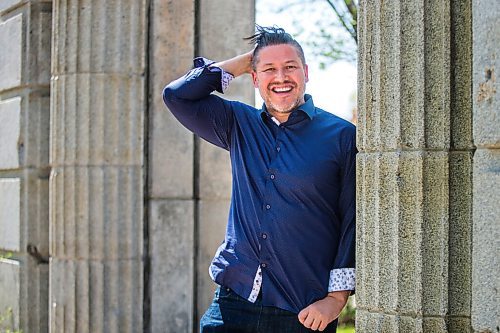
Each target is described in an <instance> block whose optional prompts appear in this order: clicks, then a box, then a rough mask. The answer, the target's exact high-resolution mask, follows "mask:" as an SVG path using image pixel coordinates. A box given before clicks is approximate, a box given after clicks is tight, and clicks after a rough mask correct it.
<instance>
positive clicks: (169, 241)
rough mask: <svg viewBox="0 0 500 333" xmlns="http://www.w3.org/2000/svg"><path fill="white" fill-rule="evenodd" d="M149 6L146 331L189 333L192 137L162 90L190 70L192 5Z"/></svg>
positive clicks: (184, 0)
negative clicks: (169, 107)
mask: <svg viewBox="0 0 500 333" xmlns="http://www.w3.org/2000/svg"><path fill="white" fill-rule="evenodd" d="M151 6H152V8H151V25H150V26H151V32H150V36H149V40H150V47H149V50H150V66H149V78H150V83H149V87H150V91H149V100H150V106H149V110H150V112H149V115H150V118H149V124H148V125H149V156H150V161H151V163H150V165H149V175H148V183H149V184H148V189H149V221H150V222H149V252H150V260H151V269H150V275H149V293H150V297H151V312H150V327H151V332H158V333H160V332H161V333H165V332H172V333H183V332H184V333H188V332H192V331H193V329H194V328H193V325H194V324H193V320H194V316H193V309H194V307H195V305H194V304H196V298H195V297H196V290H195V284H194V279H195V278H194V276H195V270H194V266H195V262H194V260H195V254H194V252H195V248H196V247H195V246H196V245H195V242H194V237H195V234H194V228H195V197H194V183H195V178H194V159H195V155H194V154H195V153H194V135H193V134H192V133H190V132H189V131H188V130H186V129H185V128H183V127H182V125H181V124H179V122H178V121H177V120H176V119H175V118H174V116H173V115H172V114H171V113H170V112H169V111H168V110H167V109H166V107H165V104H164V103H163V100H162V90H163V88H164V87H165V85H166V84H167V83H168V82H170V81H172V80H174V79H176V78H178V77H180V76H181V75H183V74H184V73H185V72H186V71H187V70H188V69H189V68H191V67H192V66H193V57H194V49H195V1H193V0H178V1H166V0H154V1H151ZM193 332H194V331H193Z"/></svg>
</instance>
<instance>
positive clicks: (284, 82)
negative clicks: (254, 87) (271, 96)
mask: <svg viewBox="0 0 500 333" xmlns="http://www.w3.org/2000/svg"><path fill="white" fill-rule="evenodd" d="M284 84H289V85H291V86H293V87H294V88H295V87H297V84H296V83H295V82H293V81H290V80H285V81H283V82H272V83H269V85H268V86H267V87H268V88H269V89H271V88H273V87H275V86H281V85H284Z"/></svg>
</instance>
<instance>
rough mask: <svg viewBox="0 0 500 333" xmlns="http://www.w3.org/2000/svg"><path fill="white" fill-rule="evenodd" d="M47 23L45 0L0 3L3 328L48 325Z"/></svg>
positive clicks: (0, 304)
mask: <svg viewBox="0 0 500 333" xmlns="http://www.w3.org/2000/svg"><path fill="white" fill-rule="evenodd" d="M51 24H52V2H51V1H20V0H8V1H2V2H1V3H0V45H2V50H1V51H0V316H2V317H3V318H4V321H3V322H2V323H0V330H2V331H4V330H8V329H10V330H14V329H22V330H23V331H24V332H47V331H48V306H47V304H48V291H49V283H48V266H49V265H48V255H49V249H48V247H49V246H48V245H49V244H48V243H49V213H48V205H49V202H48V193H49V185H48V183H49V154H48V151H49V149H48V148H49V105H50V86H49V80H50V45H51V31H52V29H51ZM9 309H11V311H9Z"/></svg>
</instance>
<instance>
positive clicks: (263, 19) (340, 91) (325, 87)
mask: <svg viewBox="0 0 500 333" xmlns="http://www.w3.org/2000/svg"><path fill="white" fill-rule="evenodd" d="M287 1H289V0H286V1H278V2H276V1H272V0H256V7H257V11H256V23H257V24H259V25H262V26H271V25H278V26H280V27H282V28H284V29H285V30H286V31H287V32H290V33H292V35H293V34H294V33H296V32H297V31H299V29H301V28H302V29H304V30H305V31H304V35H307V32H308V31H311V30H313V29H315V28H316V27H315V22H316V18H315V17H317V16H318V15H325V13H328V15H334V14H333V11H332V10H331V9H329V8H327V7H324V8H321V7H317V8H315V9H316V10H311V11H307V19H303V20H301V25H302V27H297V26H294V24H293V21H294V19H293V17H292V16H294V15H297V16H298V15H300V14H303V13H300V12H298V11H294V10H290V11H287V12H286V14H284V13H277V12H276V4H277V3H279V5H280V6H283V5H284V4H285V3H286V2H287ZM298 41H299V43H301V44H302V46H303V47H304V52H305V55H306V61H307V63H308V65H309V82H308V83H307V88H306V93H308V94H311V95H312V96H313V100H314V104H315V105H316V106H318V107H320V108H322V109H324V110H326V111H329V112H332V113H334V114H337V115H339V116H340V117H342V118H345V119H347V120H350V119H351V116H352V114H351V110H352V108H353V106H354V105H355V104H356V101H355V100H354V99H353V95H354V93H355V91H356V75H357V74H356V65H355V64H353V63H348V62H344V61H340V62H336V63H334V64H332V65H330V66H329V67H327V68H326V69H324V70H322V69H320V68H319V61H318V60H317V59H314V57H313V56H312V55H311V54H310V52H308V49H307V46H306V45H304V43H303V41H301V40H300V37H299V38H298ZM255 95H256V104H257V105H258V106H259V107H260V106H261V104H262V99H260V95H259V93H258V91H256V93H255Z"/></svg>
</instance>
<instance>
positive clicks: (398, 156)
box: [356, 0, 473, 333]
mask: <svg viewBox="0 0 500 333" xmlns="http://www.w3.org/2000/svg"><path fill="white" fill-rule="evenodd" d="M470 7H471V4H470V2H469V1H458V0H457V1H455V0H453V1H451V2H450V1H427V0H426V1H371V0H364V1H360V13H359V22H358V27H359V70H358V72H359V93H358V96H359V100H358V103H359V118H358V121H359V122H358V124H359V126H358V148H359V151H360V153H359V155H358V163H357V168H358V170H357V177H358V178H357V184H358V185H357V186H358V187H357V195H358V198H357V207H358V211H357V224H358V228H357V233H358V240H357V267H358V268H357V292H356V303H357V314H356V326H357V329H356V332H359V333H364V332H367V333H368V332H370V333H378V332H391V333H394V332H400V333H412V332H432V333H439V332H464V333H465V332H470V325H471V324H470V303H471V250H472V247H471V237H472V234H471V229H472V228H471V219H472V210H471V207H472V177H471V175H472V154H473V145H472V126H471V125H472V119H471V103H472V102H471V61H472V59H471V43H472V38H471V8H470Z"/></svg>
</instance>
